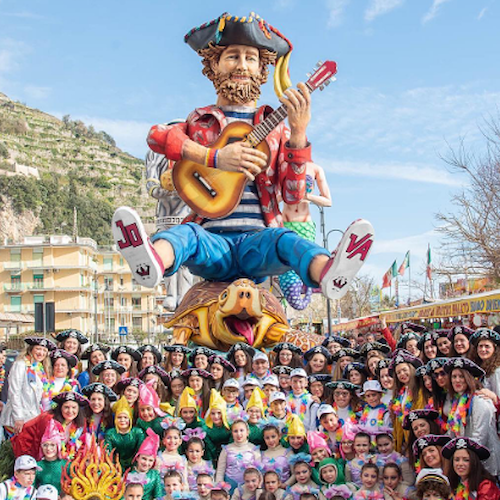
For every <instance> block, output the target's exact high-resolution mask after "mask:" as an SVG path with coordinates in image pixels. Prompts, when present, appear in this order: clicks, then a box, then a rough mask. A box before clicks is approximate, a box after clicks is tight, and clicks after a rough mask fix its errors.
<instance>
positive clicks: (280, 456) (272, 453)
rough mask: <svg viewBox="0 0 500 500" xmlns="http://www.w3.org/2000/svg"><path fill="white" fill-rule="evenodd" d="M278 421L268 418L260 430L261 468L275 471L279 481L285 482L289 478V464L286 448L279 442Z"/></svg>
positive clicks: (288, 451)
mask: <svg viewBox="0 0 500 500" xmlns="http://www.w3.org/2000/svg"><path fill="white" fill-rule="evenodd" d="M278 425H279V424H278V422H277V423H276V424H275V423H274V421H273V419H270V421H268V423H267V424H266V425H265V427H264V428H263V430H262V436H263V439H264V443H265V449H264V450H263V451H262V468H263V469H264V470H273V471H275V472H276V473H277V474H278V476H279V480H280V482H281V483H286V482H287V481H288V480H289V479H290V475H291V472H290V465H289V464H288V455H289V453H290V450H287V449H286V448H285V447H283V446H282V445H281V443H280V434H281V433H280V430H279V427H278Z"/></svg>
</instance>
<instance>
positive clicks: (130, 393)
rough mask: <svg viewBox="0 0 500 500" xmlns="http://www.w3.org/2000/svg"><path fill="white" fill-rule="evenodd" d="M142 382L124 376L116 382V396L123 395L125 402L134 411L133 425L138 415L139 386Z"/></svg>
mask: <svg viewBox="0 0 500 500" xmlns="http://www.w3.org/2000/svg"><path fill="white" fill-rule="evenodd" d="M143 383H144V382H143V381H142V380H140V379H138V378H131V377H130V378H124V379H122V380H120V381H119V382H118V383H117V384H116V395H117V396H118V398H120V397H121V396H125V399H126V400H127V403H128V404H129V406H130V407H131V408H132V410H133V413H134V421H133V423H134V425H135V422H136V420H137V418H138V417H139V387H140V386H141V385H142V384H143Z"/></svg>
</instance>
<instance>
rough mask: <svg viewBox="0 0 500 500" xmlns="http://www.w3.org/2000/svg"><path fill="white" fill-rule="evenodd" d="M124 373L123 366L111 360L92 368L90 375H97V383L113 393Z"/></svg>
mask: <svg viewBox="0 0 500 500" xmlns="http://www.w3.org/2000/svg"><path fill="white" fill-rule="evenodd" d="M125 371H126V368H125V367H124V366H123V365H120V363H117V362H116V361H114V360H112V359H107V360H106V361H101V362H100V363H99V364H98V365H96V366H94V368H92V373H93V374H94V375H97V381H98V382H102V383H103V384H104V385H106V386H107V387H109V388H110V389H112V390H113V391H114V390H115V387H116V385H117V384H118V382H119V381H120V377H121V376H122V375H123V374H124V373H125Z"/></svg>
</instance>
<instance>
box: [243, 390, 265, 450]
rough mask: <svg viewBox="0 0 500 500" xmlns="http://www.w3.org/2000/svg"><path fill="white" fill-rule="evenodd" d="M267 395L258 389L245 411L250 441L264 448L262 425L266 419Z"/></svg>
mask: <svg viewBox="0 0 500 500" xmlns="http://www.w3.org/2000/svg"><path fill="white" fill-rule="evenodd" d="M264 397H265V394H264V393H263V392H262V390H261V389H259V388H258V387H256V388H255V389H254V390H253V392H252V395H251V396H250V399H249V400H248V403H247V405H246V408H245V411H246V414H247V415H248V420H247V424H248V429H249V435H248V440H249V441H250V442H251V443H252V444H255V445H257V446H259V447H260V446H262V445H263V444H264V438H263V436H262V427H261V425H260V424H261V423H262V420H263V418H264V401H263V399H264Z"/></svg>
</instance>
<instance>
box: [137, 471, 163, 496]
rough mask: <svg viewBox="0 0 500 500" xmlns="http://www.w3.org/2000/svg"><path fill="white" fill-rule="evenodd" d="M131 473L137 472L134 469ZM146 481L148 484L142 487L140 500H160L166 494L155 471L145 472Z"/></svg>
mask: <svg viewBox="0 0 500 500" xmlns="http://www.w3.org/2000/svg"><path fill="white" fill-rule="evenodd" d="M133 472H137V470H135V468H134V470H133ZM146 479H147V481H148V482H147V483H146V484H145V485H144V493H143V495H142V500H154V499H155V498H162V497H164V496H165V495H166V494H167V492H166V491H165V486H164V485H163V481H162V480H161V476H160V473H159V472H158V471H157V470H155V469H151V470H148V472H146Z"/></svg>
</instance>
